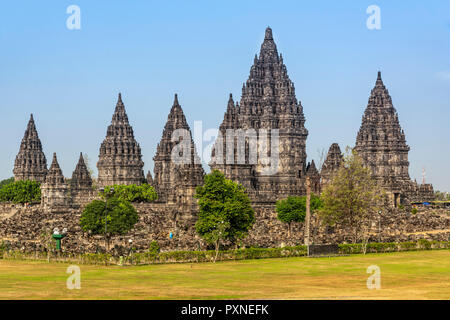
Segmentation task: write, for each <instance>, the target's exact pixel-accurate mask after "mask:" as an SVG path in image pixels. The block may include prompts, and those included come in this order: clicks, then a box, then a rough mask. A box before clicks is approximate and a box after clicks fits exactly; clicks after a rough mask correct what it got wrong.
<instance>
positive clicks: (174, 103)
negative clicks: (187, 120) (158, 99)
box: [173, 93, 180, 106]
mask: <svg viewBox="0 0 450 320" xmlns="http://www.w3.org/2000/svg"><path fill="white" fill-rule="evenodd" d="M173 106H180V103H179V102H178V94H177V93H175V96H174V99H173Z"/></svg>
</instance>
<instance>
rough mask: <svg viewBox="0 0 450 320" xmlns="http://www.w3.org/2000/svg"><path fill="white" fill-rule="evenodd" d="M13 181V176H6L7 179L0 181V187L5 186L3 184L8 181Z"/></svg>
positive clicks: (8, 182)
mask: <svg viewBox="0 0 450 320" xmlns="http://www.w3.org/2000/svg"><path fill="white" fill-rule="evenodd" d="M13 182H14V177H11V178H8V179H5V180H2V181H0V189H1V188H2V187H3V186H5V185H7V184H10V183H13Z"/></svg>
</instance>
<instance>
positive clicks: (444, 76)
mask: <svg viewBox="0 0 450 320" xmlns="http://www.w3.org/2000/svg"><path fill="white" fill-rule="evenodd" d="M436 77H437V78H439V79H441V80H450V71H439V72H437V73H436Z"/></svg>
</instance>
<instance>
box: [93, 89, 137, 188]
mask: <svg viewBox="0 0 450 320" xmlns="http://www.w3.org/2000/svg"><path fill="white" fill-rule="evenodd" d="M143 167H144V162H143V161H142V154H141V147H140V146H139V144H138V143H137V141H136V139H135V138H134V133H133V128H132V127H131V126H130V124H129V122H128V116H127V114H126V112H125V106H124V104H123V101H122V95H121V94H120V93H119V97H118V99H117V104H116V109H115V111H114V114H113V117H112V121H111V125H110V126H109V127H108V129H107V132H106V138H105V140H103V142H102V144H101V146H100V155H99V160H98V163H97V168H98V184H99V186H108V185H114V184H125V185H129V184H137V185H139V184H141V183H142V182H144V181H145V177H144V171H143V170H142V168H143Z"/></svg>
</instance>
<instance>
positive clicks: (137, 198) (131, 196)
mask: <svg viewBox="0 0 450 320" xmlns="http://www.w3.org/2000/svg"><path fill="white" fill-rule="evenodd" d="M112 188H114V192H111V189H112ZM108 194H112V195H113V197H114V198H117V199H119V200H122V201H128V202H152V201H155V200H156V199H157V198H158V195H157V194H156V191H155V189H153V187H152V186H150V185H148V184H142V185H140V186H137V185H135V184H132V185H129V186H125V185H113V186H107V187H105V188H104V190H103V192H100V193H99V195H100V197H101V198H102V199H106V198H107V197H106V195H108Z"/></svg>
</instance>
